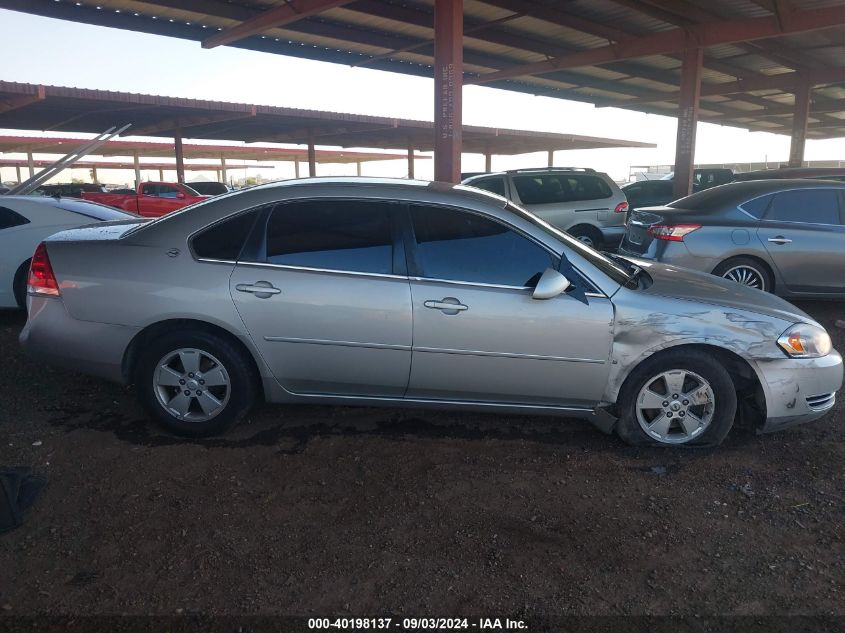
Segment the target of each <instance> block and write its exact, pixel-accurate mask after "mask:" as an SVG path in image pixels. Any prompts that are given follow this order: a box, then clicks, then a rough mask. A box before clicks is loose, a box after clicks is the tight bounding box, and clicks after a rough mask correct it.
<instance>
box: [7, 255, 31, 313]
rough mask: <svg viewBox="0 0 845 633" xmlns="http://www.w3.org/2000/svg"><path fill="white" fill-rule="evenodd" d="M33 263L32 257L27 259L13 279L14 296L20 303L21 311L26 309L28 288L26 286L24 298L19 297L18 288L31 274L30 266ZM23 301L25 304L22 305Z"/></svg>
mask: <svg viewBox="0 0 845 633" xmlns="http://www.w3.org/2000/svg"><path fill="white" fill-rule="evenodd" d="M31 262H32V258H31V257H28V258H27V259H25V260H24V261H23V263H22V264H21V265H20V266H18V269H17V270H16V271H15V274H14V276H13V277H12V294H13V295H14V297H15V301H17V302H18V306H19V307H20V308H21V309H26V287H25V286H24V291H23V297H20V296H18V287H19V284H20V283H21V281H25V279H26V276H27V273H28V272H29V265H30V263H31ZM21 299H23V303H21Z"/></svg>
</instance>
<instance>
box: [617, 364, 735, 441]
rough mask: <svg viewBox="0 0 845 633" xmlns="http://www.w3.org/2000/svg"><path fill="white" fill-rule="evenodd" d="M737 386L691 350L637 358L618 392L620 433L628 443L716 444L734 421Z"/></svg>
mask: <svg viewBox="0 0 845 633" xmlns="http://www.w3.org/2000/svg"><path fill="white" fill-rule="evenodd" d="M736 406H737V401H736V390H735V388H734V383H733V380H731V377H730V374H728V372H727V370H726V369H725V368H724V366H723V365H722V364H721V363H719V362H718V361H717V360H715V359H714V358H713V357H712V356H710V355H709V354H706V353H705V352H702V351H700V350H695V349H685V350H683V351H682V350H676V351H668V352H664V353H662V354H658V355H656V356H654V357H652V358H650V359H647V360H646V361H644V362H643V363H641V364H640V365H639V366H638V367H637V368H636V369H634V371H633V372H631V375H630V376H629V377H628V379H627V380H626V381H625V384H624V385H623V386H622V389H621V391H620V393H619V408H620V418H619V421H618V422H617V424H616V431H617V434H618V435H619V437H620V438H621V439H622V440H623V441H624V442H626V443H628V444H631V445H633V446H649V445H651V446H681V445H684V446H718V445H719V444H721V443H722V440H724V439H725V437H726V436H727V434H728V432H729V431H730V430H731V427H732V426H733V422H734V417H735V416H736Z"/></svg>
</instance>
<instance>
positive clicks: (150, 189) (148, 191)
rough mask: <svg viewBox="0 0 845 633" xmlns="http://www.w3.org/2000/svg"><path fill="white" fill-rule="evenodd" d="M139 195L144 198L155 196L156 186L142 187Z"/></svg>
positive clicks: (156, 192) (156, 193)
mask: <svg viewBox="0 0 845 633" xmlns="http://www.w3.org/2000/svg"><path fill="white" fill-rule="evenodd" d="M141 193H142V194H143V195H145V196H157V195H158V185H144V188H143V189H142V190H141Z"/></svg>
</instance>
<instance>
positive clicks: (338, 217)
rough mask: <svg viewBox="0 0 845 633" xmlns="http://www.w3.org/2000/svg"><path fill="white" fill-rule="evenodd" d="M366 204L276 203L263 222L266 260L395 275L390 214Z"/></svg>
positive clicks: (386, 207)
mask: <svg viewBox="0 0 845 633" xmlns="http://www.w3.org/2000/svg"><path fill="white" fill-rule="evenodd" d="M394 208H395V205H393V204H392V203H389V202H379V201H369V200H333V199H325V200H308V201H302V202H291V203H285V204H279V205H278V206H276V207H275V208H274V209H273V211H272V213H271V214H270V219H269V220H268V222H267V243H266V261H267V262H268V263H271V264H283V265H287V266H302V267H306V268H320V269H324V270H338V271H347V272H360V273H379V274H392V273H393V230H392V217H391V212H392V210H393V209H394Z"/></svg>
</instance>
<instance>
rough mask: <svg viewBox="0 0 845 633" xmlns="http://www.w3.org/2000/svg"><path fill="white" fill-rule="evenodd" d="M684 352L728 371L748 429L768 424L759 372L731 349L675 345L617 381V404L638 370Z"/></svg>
mask: <svg viewBox="0 0 845 633" xmlns="http://www.w3.org/2000/svg"><path fill="white" fill-rule="evenodd" d="M683 350H697V351H700V352H703V353H705V354H709V355H711V356H713V357H714V358H716V359H717V360H718V361H719V363H720V364H721V365H722V366H723V367H724V368H725V369H726V370H727V372H728V374H729V375H730V377H731V380H732V381H733V383H734V387H735V388H736V392H737V415H738V418H739V419H740V421H742V422H743V425H744V426H748V427H753V428H756V427H757V426H758V425H760V424H761V423H762V422H763V421H765V419H766V393H765V385H764V382H763V379H762V377H761V375H760V372H759V371H758V369H757V368H756V367H754V365H753V364H752V363H750V362H749V361H748V360H747V359H745V358H743V357H742V356H740V355H739V354H737V353H736V352H734V351H732V350H730V349H727V348H725V347H719V346H717V345H711V344H708V343H701V342H697V341H679V342H678V343H677V344H675V345H670V346H669V347H664V348H662V349H659V350H657V351H654V352H653V353H651V354H648V355H646V356H643V357H642V358H640V359H639V360H638V361H637V362H636V363H634V364H632V365H631V366H630V367H629V368H628V370H627V372H626V373H625V375H624V377H623V378H621V379H620V380H617V382H616V384H617V385H618V388H617V389H616V391H615V393H614V394H613V398H614V402H615V401H616V400H618V398H619V394H620V393H621V392H622V390H623V389H624V387H625V385H626V384H627V383H628V381H629V380H630V379H631V376H632V374H633V373H634V370H635V369H637V368H638V367H640V366H641V365H642V364H643V363H645V362H648V361H651V360H652V359H655V358H658V359H659V358H661V357H662V356H666V355H668V354H669V353H677V352H678V351H683Z"/></svg>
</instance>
